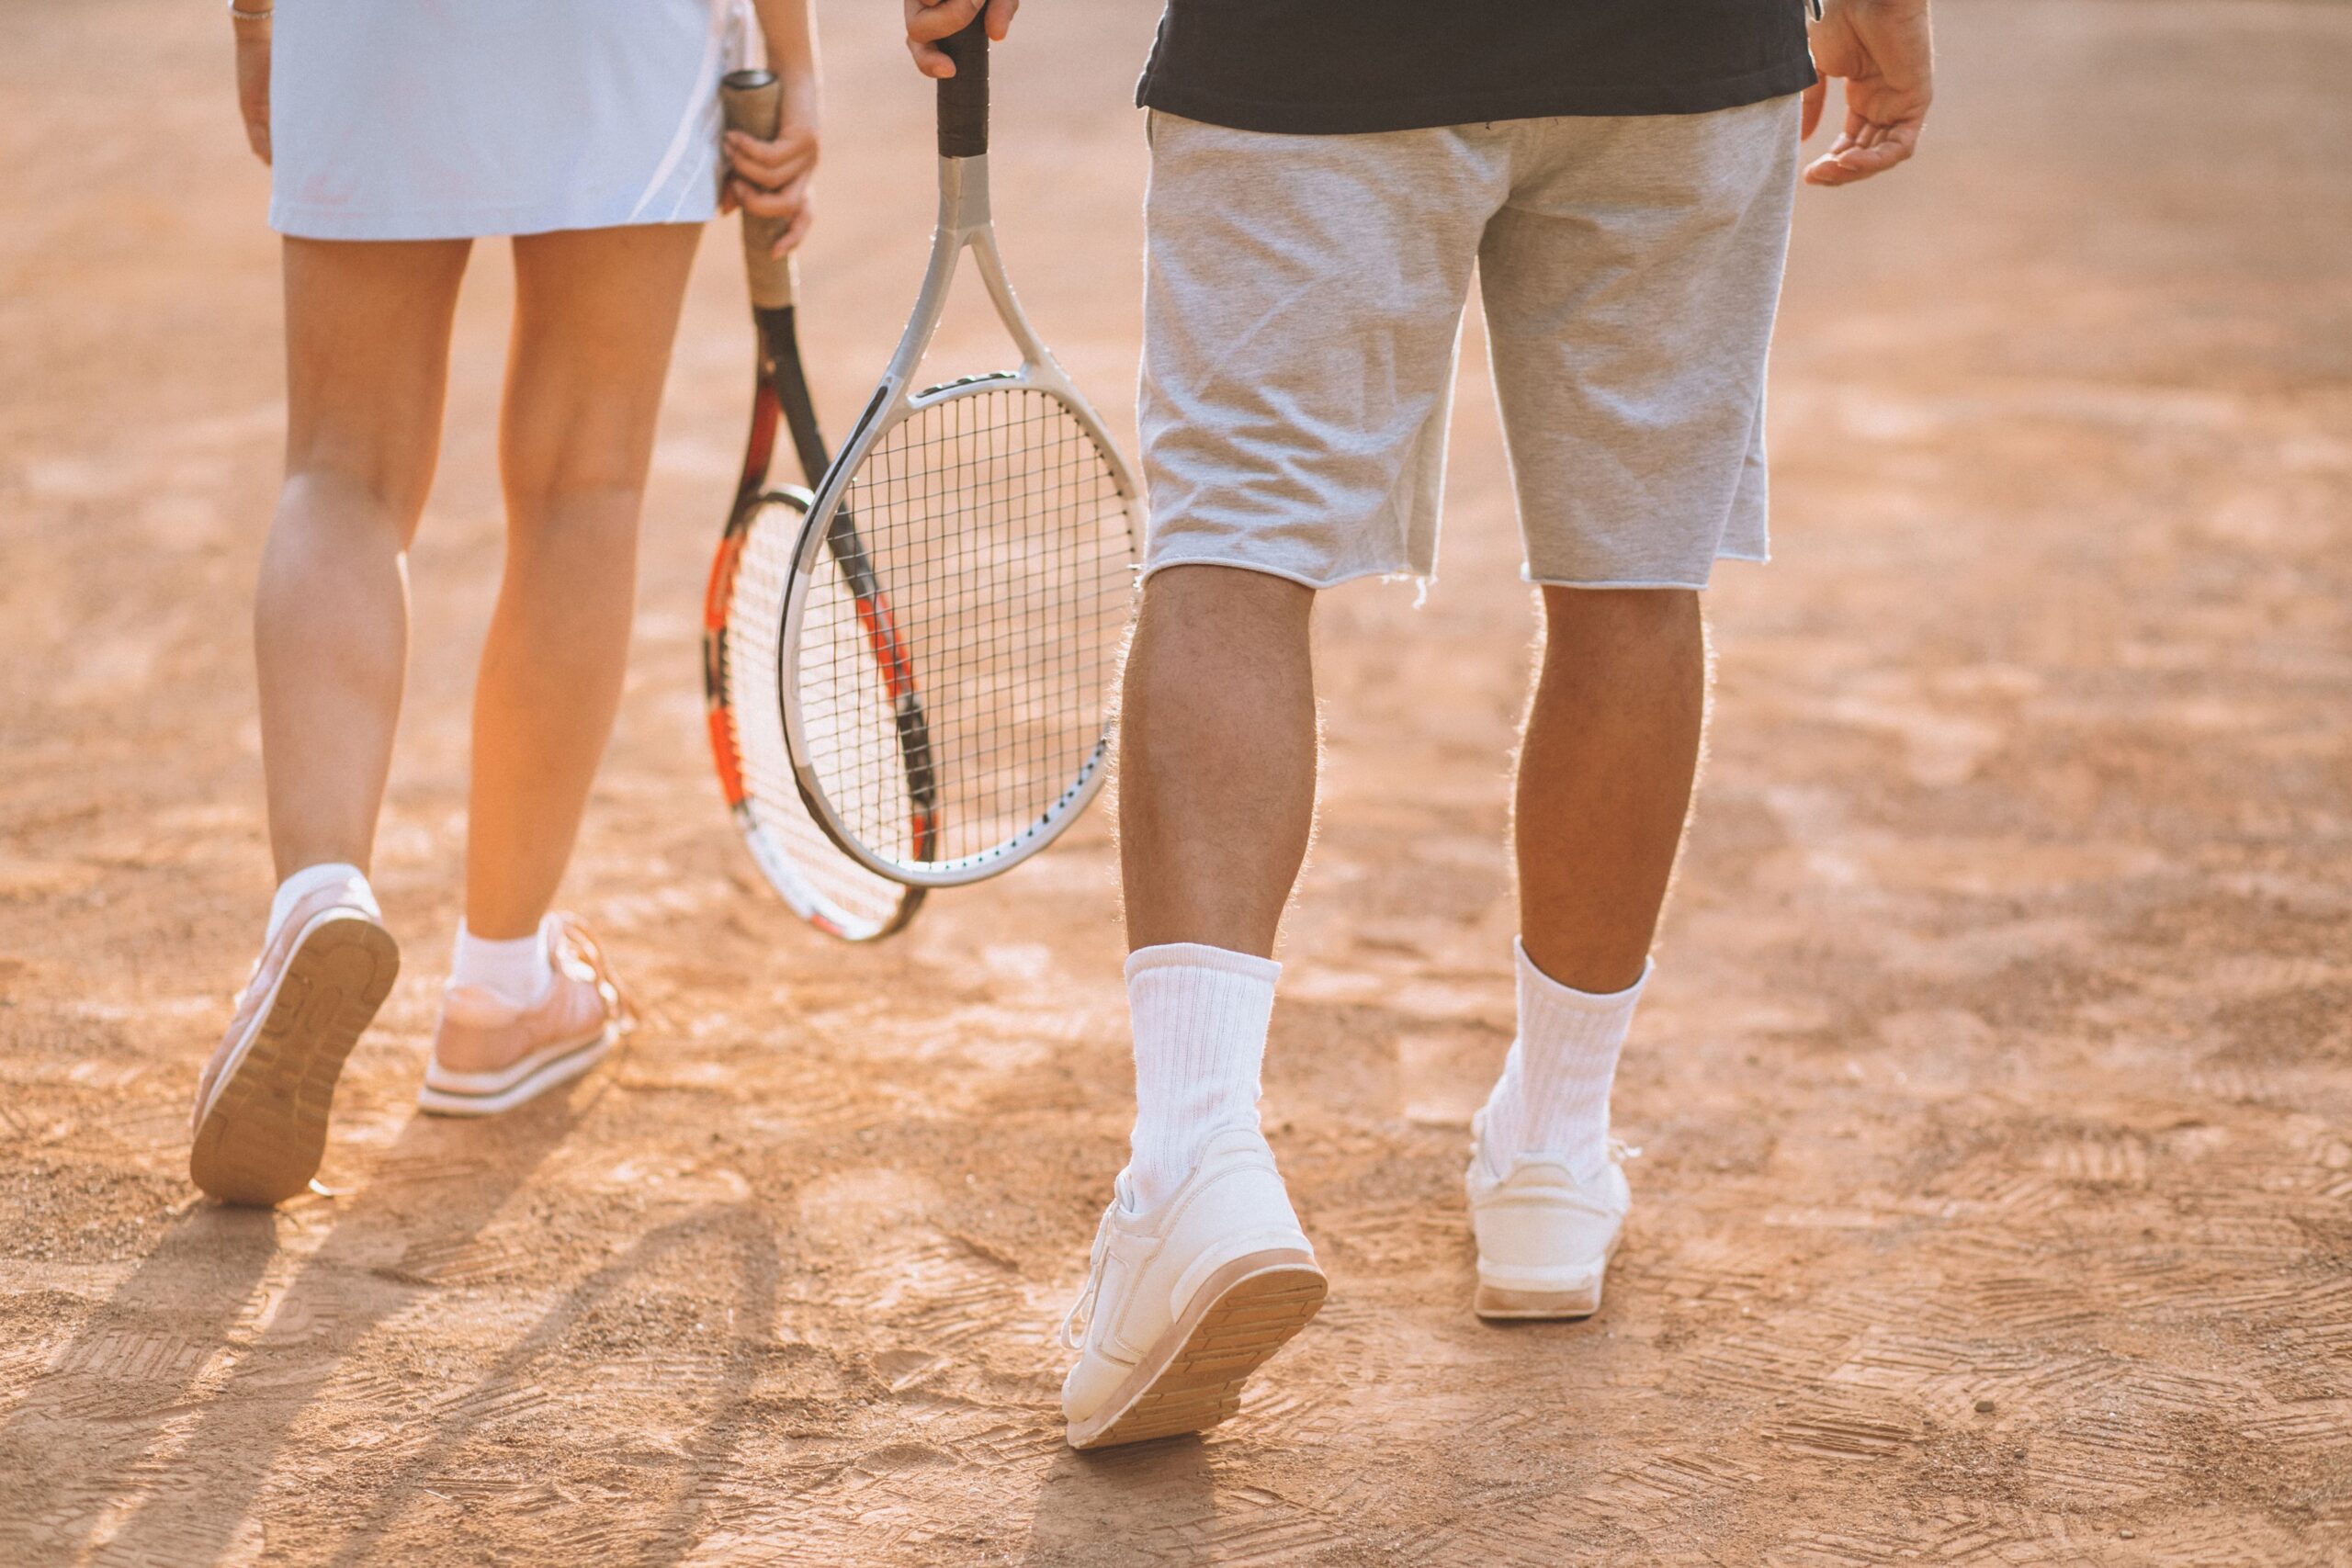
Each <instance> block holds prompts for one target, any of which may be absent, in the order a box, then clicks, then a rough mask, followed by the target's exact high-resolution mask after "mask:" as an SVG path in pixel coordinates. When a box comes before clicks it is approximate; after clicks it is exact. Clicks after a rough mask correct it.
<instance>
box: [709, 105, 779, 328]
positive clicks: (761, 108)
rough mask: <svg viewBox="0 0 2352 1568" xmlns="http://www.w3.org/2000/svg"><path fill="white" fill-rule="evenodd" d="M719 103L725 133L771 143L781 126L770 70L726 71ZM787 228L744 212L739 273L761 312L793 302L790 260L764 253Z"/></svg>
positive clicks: (768, 250)
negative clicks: (749, 283)
mask: <svg viewBox="0 0 2352 1568" xmlns="http://www.w3.org/2000/svg"><path fill="white" fill-rule="evenodd" d="M718 101H719V103H720V105H721V106H722V107H724V108H725V110H726V113H727V129H728V130H740V131H741V132H743V134H744V135H746V136H749V137H751V138H752V139H753V140H754V141H775V133H776V128H777V127H778V126H779V125H781V124H783V122H784V84H783V83H781V82H779V81H777V80H776V79H775V72H773V71H730V72H729V73H727V74H726V76H725V77H723V78H722V79H721V80H720V81H719V84H718ZM720 156H721V157H722V158H723V157H724V156H725V153H724V152H722V153H721V154H720ZM788 227H789V225H788V224H787V223H786V221H785V220H783V219H781V218H761V217H758V216H756V215H755V214H753V213H752V212H751V211H750V210H749V209H746V210H745V211H744V213H743V270H744V271H745V272H747V273H749V274H750V275H751V277H752V304H754V305H757V306H759V307H760V308H761V309H762V310H781V309H783V308H784V307H785V306H786V305H789V304H791V303H792V296H793V292H794V289H793V284H794V282H795V279H794V277H793V275H792V258H791V257H790V256H777V255H771V254H769V253H770V252H771V251H774V250H775V243H776V241H777V239H778V238H779V237H780V236H782V234H783V233H784V231H785V230H786V228H788Z"/></svg>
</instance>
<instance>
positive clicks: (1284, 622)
mask: <svg viewBox="0 0 2352 1568" xmlns="http://www.w3.org/2000/svg"><path fill="white" fill-rule="evenodd" d="M1314 608H1315V590H1314V589H1312V588H1309V587H1306V585H1305V584H1303V583H1298V582H1293V581H1291V580H1290V579H1288V578H1286V577H1276V576H1273V575H1272V573H1269V572H1263V571H1253V570H1250V569H1248V568H1246V567H1232V566H1210V565H1202V564H1189V563H1188V564H1186V565H1182V566H1170V567H1164V568H1162V569H1161V570H1159V571H1156V572H1154V573H1152V574H1151V576H1150V577H1148V578H1147V579H1146V580H1145V581H1144V585H1143V613H1144V614H1145V615H1147V616H1149V617H1151V618H1153V619H1156V620H1159V621H1163V622H1175V623H1178V624H1181V625H1183V626H1241V627H1245V628H1256V629H1269V630H1271V629H1275V628H1280V627H1284V626H1290V625H1292V624H1296V625H1299V626H1303V625H1305V623H1306V619H1307V616H1308V615H1310V614H1311V613H1312V612H1313V610H1314Z"/></svg>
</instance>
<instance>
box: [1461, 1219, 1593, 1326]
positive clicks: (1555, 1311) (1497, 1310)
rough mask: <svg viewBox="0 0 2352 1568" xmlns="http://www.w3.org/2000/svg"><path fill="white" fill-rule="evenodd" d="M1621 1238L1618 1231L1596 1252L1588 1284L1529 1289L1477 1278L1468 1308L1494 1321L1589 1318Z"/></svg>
mask: <svg viewBox="0 0 2352 1568" xmlns="http://www.w3.org/2000/svg"><path fill="white" fill-rule="evenodd" d="M1623 1239H1624V1236H1623V1232H1622V1231H1621V1232H1620V1233H1619V1234H1618V1235H1617V1237H1616V1238H1614V1239H1612V1240H1611V1242H1610V1244H1609V1249H1608V1250H1607V1251H1605V1252H1603V1253H1602V1254H1601V1255H1600V1270H1599V1272H1597V1273H1595V1274H1594V1275H1593V1277H1592V1279H1591V1280H1590V1281H1589V1283H1585V1284H1580V1285H1577V1286H1576V1287H1575V1288H1574V1289H1571V1290H1566V1291H1530V1290H1521V1289H1515V1288H1510V1287H1506V1286H1502V1285H1489V1284H1487V1282H1486V1280H1479V1281H1478V1293H1477V1295H1476V1296H1475V1297H1474V1298H1472V1300H1471V1303H1470V1310H1471V1311H1472V1312H1474V1313H1476V1314H1478V1315H1479V1316H1480V1317H1483V1318H1488V1319H1492V1320H1497V1321H1508V1320H1520V1319H1527V1318H1577V1317H1590V1316H1591V1315H1592V1314H1594V1313H1597V1312H1599V1311H1600V1292H1601V1288H1602V1287H1603V1286H1604V1285H1606V1284H1607V1283H1608V1282H1609V1265H1610V1264H1611V1263H1612V1262H1613V1261H1615V1260H1616V1257H1617V1247H1618V1243H1619V1242H1620V1241H1622V1240H1623Z"/></svg>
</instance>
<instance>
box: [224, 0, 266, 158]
mask: <svg viewBox="0 0 2352 1568" xmlns="http://www.w3.org/2000/svg"><path fill="white" fill-rule="evenodd" d="M266 5H267V0H254V7H253V8H254V9H255V10H259V11H262V12H263V14H262V15H261V16H260V17H257V18H253V19H247V18H243V17H231V18H230V23H229V25H230V26H231V27H232V28H234V29H235V30H236V34H237V112H238V113H240V114H242V115H243V116H244V118H245V141H246V143H247V144H248V145H249V146H251V147H252V148H253V150H254V157H256V158H259V159H260V160H261V161H262V162H263V163H265V164H266V163H268V162H269V17H268V14H267V11H266Z"/></svg>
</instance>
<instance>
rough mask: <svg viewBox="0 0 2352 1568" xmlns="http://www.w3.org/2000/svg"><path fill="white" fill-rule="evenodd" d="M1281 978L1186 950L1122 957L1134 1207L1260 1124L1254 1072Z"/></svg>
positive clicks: (1267, 961)
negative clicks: (1210, 1146) (1132, 1074)
mask: <svg viewBox="0 0 2352 1568" xmlns="http://www.w3.org/2000/svg"><path fill="white" fill-rule="evenodd" d="M1282 972H1283V966H1282V965H1281V964H1277V963H1275V962H1274V961H1273V960H1272V959H1271V958H1257V957H1253V956H1251V955H1250V954H1249V953H1234V952H1231V951H1229V950H1228V949H1226V948H1222V947H1205V946H1203V945H1202V944H1201V943H1199V942H1168V943H1165V944H1163V945H1161V946H1159V947H1144V948H1138V949H1136V951H1135V952H1134V953H1131V954H1129V955H1128V958H1127V1011H1128V1013H1129V1016H1130V1017H1131V1018H1132V1019H1133V1021H1134V1023H1135V1037H1136V1131H1135V1137H1134V1139H1133V1140H1132V1143H1131V1145H1130V1147H1131V1149H1132V1151H1133V1152H1132V1155H1131V1156H1130V1158H1129V1159H1128V1161H1127V1179H1128V1182H1129V1185H1130V1187H1131V1189H1132V1190H1133V1192H1134V1195H1135V1201H1136V1204H1137V1205H1138V1206H1139V1207H1141V1208H1143V1209H1153V1208H1157V1207H1158V1206H1159V1204H1161V1203H1162V1202H1164V1201H1167V1200H1168V1199H1169V1198H1170V1197H1171V1196H1173V1195H1174V1193H1175V1191H1176V1190H1177V1189H1178V1188H1179V1187H1182V1185H1183V1184H1184V1179H1185V1178H1186V1177H1187V1176H1190V1175H1191V1174H1192V1172H1193V1166H1194V1165H1196V1164H1198V1163H1199V1161H1200V1154H1201V1145H1204V1144H1205V1143H1206V1142H1208V1139H1209V1135H1210V1134H1213V1133H1215V1132H1217V1131H1218V1130H1219V1129H1221V1128H1225V1127H1231V1126H1237V1125H1239V1126H1250V1127H1254V1126H1256V1125H1257V1124H1258V1067H1259V1064H1260V1063H1261V1062H1262V1061H1263V1060H1264V1058H1265V1055H1266V1025H1267V1023H1268V1022H1269V1021H1271V1020H1272V1018H1273V1015H1274V981H1275V980H1276V979H1277V978H1279V977H1280V976H1281V975H1282Z"/></svg>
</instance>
